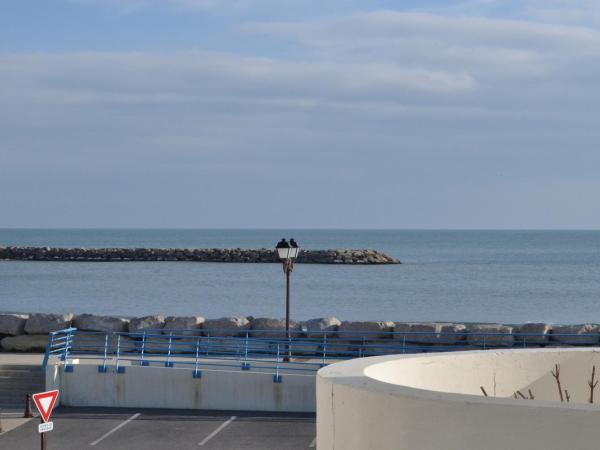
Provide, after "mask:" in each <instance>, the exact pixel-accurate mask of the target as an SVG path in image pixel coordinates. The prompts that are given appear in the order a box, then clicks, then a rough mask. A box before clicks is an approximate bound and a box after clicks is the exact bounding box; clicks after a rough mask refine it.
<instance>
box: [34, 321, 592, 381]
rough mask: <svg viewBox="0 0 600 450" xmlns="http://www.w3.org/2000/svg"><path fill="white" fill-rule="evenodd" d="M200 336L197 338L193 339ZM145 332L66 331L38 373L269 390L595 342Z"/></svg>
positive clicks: (535, 337)
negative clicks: (399, 359)
mask: <svg viewBox="0 0 600 450" xmlns="http://www.w3.org/2000/svg"><path fill="white" fill-rule="evenodd" d="M201 332H203V333H204V335H199V334H200V333H201ZM293 333H294V337H292V338H290V339H287V338H286V337H285V335H284V333H283V332H282V331H272V330H248V331H243V332H241V335H240V333H239V332H238V334H237V335H236V336H224V335H223V334H232V332H231V330H210V331H207V330H200V331H199V330H197V329H196V330H165V329H163V330H153V329H146V330H143V331H139V332H133V333H119V332H113V333H103V332H93V331H81V330H78V329H76V328H67V329H65V330H59V331H55V332H52V333H50V334H49V335H48V344H47V347H46V353H45V357H44V363H43V366H44V367H46V366H47V364H48V362H49V360H50V359H57V360H58V361H59V363H60V364H64V365H65V370H67V371H72V370H73V366H72V364H71V363H70V361H71V360H72V359H74V358H79V359H90V360H97V361H99V366H98V371H99V372H102V373H106V372H107V371H108V370H109V368H110V367H114V371H115V372H117V373H123V372H125V371H126V366H127V365H139V366H149V365H152V366H157V365H159V366H164V367H178V368H188V369H191V370H192V375H193V377H194V378H201V376H202V369H203V368H207V369H208V368H224V367H226V368H230V369H231V368H239V369H240V370H256V369H260V370H262V371H267V372H269V373H272V374H273V381H274V382H281V378H282V374H284V373H298V374H302V373H304V374H312V373H314V372H315V371H316V370H318V369H319V368H321V367H323V366H325V365H327V364H330V363H331V362H334V361H339V360H342V359H350V358H360V357H367V356H377V355H385V354H397V353H421V352H432V351H435V352H450V351H459V350H469V349H484V350H485V349H497V348H510V347H513V348H530V347H540V346H554V347H555V346H564V345H566V346H571V345H590V343H591V344H592V345H593V344H594V343H597V342H598V334H596V333H589V334H541V333H540V334H536V333H474V332H472V331H469V332H466V331H465V332H462V331H459V332H449V333H444V332H440V333H435V332H357V331H352V332H343V331H319V332H317V333H313V337H308V336H307V335H306V333H304V334H303V333H302V331H298V330H294V332H293Z"/></svg>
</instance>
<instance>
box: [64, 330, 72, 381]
mask: <svg viewBox="0 0 600 450" xmlns="http://www.w3.org/2000/svg"><path fill="white" fill-rule="evenodd" d="M70 347H71V331H70V330H69V331H67V332H66V336H65V351H64V354H63V358H62V360H63V362H64V364H65V372H73V365H72V364H69V349H70Z"/></svg>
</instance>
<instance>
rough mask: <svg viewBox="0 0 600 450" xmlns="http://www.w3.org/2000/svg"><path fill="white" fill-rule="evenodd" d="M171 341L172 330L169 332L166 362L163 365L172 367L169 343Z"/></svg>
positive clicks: (170, 343)
mask: <svg viewBox="0 0 600 450" xmlns="http://www.w3.org/2000/svg"><path fill="white" fill-rule="evenodd" d="M172 342H173V332H172V331H171V332H170V333H169V350H168V351H167V362H166V363H165V367H173V361H171V345H172Z"/></svg>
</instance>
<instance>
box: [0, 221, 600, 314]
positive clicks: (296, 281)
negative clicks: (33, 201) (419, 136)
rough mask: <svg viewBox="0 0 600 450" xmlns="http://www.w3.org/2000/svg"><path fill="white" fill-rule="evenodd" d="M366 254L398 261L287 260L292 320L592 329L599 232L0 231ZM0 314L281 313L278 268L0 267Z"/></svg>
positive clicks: (41, 242) (41, 240)
mask: <svg viewBox="0 0 600 450" xmlns="http://www.w3.org/2000/svg"><path fill="white" fill-rule="evenodd" d="M283 237H285V238H291V237H293V238H295V239H296V241H297V242H298V243H299V244H300V246H301V247H302V248H307V249H338V248H357V249H358V248H370V249H376V250H380V251H383V252H384V253H386V254H388V255H391V256H394V257H396V258H398V259H400V260H401V261H402V264H400V265H382V266H376V265H373V266H349V265H309V264H297V265H296V266H295V268H294V272H293V274H292V281H291V302H292V319H295V320H306V319H310V318H316V317H325V316H335V317H337V318H339V319H340V320H393V321H459V322H498V323H523V322H538V321H540V322H550V323H584V322H595V323H598V322H600V231H536V230H523V231H514V230H511V231H495V230H480V231H475V230H275V229H269V230H228V229H221V230H206V229H198V230H195V229H170V230H167V229H160V230H159V229H0V245H19V246H51V247H179V248H209V247H211V248H212V247H217V248H273V247H274V246H275V244H276V243H277V241H278V240H279V239H281V238H283ZM0 311H2V312H73V313H84V312H86V313H94V314H110V315H123V316H142V315H148V314H163V315H201V316H204V317H207V318H216V317H222V316H230V315H244V316H254V317H283V316H284V315H285V277H284V273H283V271H282V267H281V265H280V264H235V263H198V262H41V261H0Z"/></svg>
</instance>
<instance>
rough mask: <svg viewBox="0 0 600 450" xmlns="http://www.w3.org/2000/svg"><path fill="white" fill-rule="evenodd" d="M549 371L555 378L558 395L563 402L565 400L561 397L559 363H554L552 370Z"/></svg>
mask: <svg viewBox="0 0 600 450" xmlns="http://www.w3.org/2000/svg"><path fill="white" fill-rule="evenodd" d="M550 373H551V374H552V376H553V377H554V379H555V380H556V385H557V387H558V396H559V397H560V401H561V402H564V401H565V400H564V398H563V390H562V386H561V385H560V364H554V370H552V371H551V372H550Z"/></svg>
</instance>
